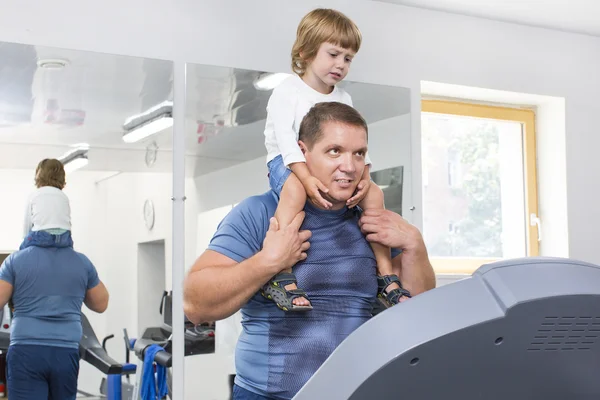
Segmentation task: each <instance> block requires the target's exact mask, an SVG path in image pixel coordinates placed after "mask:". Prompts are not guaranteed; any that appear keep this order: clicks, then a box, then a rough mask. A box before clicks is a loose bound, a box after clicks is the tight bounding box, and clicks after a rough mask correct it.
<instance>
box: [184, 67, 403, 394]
mask: <svg viewBox="0 0 600 400" xmlns="http://www.w3.org/2000/svg"><path fill="white" fill-rule="evenodd" d="M286 76H287V74H274V73H267V72H263V71H251V70H243V69H236V68H227V67H218V66H206V65H196V64H188V65H187V90H186V154H187V156H188V157H189V158H190V159H191V160H192V159H193V160H194V161H193V164H191V165H190V164H188V172H190V171H189V168H191V169H192V171H193V177H192V176H191V175H190V174H189V173H188V174H187V175H188V177H187V181H186V197H187V200H186V249H187V250H186V268H189V267H191V265H192V264H193V262H194V260H195V259H196V258H197V257H198V256H199V255H200V254H201V253H202V252H203V251H204V250H205V249H206V248H207V246H208V244H209V242H210V240H211V238H212V235H213V234H214V232H215V230H216V228H217V225H218V224H219V222H220V221H221V220H222V219H223V218H224V217H225V216H226V215H227V213H228V212H229V211H230V210H231V209H232V207H234V206H235V205H236V204H237V203H239V202H240V201H242V200H243V199H245V198H246V197H248V196H252V195H256V194H261V193H264V192H266V191H267V190H269V183H268V178H267V167H266V150H265V146H264V128H265V119H266V106H267V102H268V99H269V96H270V95H271V92H272V90H273V89H274V88H275V87H276V85H277V84H278V83H280V82H281V81H282V79H285V77H286ZM343 86H344V89H345V90H346V91H347V92H348V93H349V94H350V95H351V96H352V100H353V104H354V107H355V108H356V109H357V110H359V111H360V112H361V114H362V115H363V117H364V118H365V119H366V120H367V122H368V124H369V144H368V146H369V154H370V157H371V159H372V161H373V173H372V178H373V180H374V181H375V182H376V183H377V184H378V185H380V187H382V189H383V191H384V193H385V202H386V207H387V208H389V209H392V210H394V211H396V212H398V213H402V212H403V211H405V210H407V209H408V208H409V207H410V199H411V193H410V186H411V183H410V177H411V167H410V166H411V151H410V149H411V146H410V140H411V128H410V125H411V119H410V118H411V114H410V91H409V89H406V88H400V87H392V86H381V85H371V84H365V83H358V82H352V81H348V82H344V83H343ZM241 329H242V327H241V317H240V315H239V313H237V314H234V315H233V316H231V317H230V318H228V319H226V320H222V321H217V322H216V324H215V352H214V354H210V355H204V356H198V357H186V360H185V362H186V364H185V365H186V367H185V371H186V373H185V375H186V376H185V394H186V396H185V398H186V399H192V398H199V397H202V398H204V397H206V398H214V399H226V398H228V395H229V377H230V375H232V374H234V373H235V366H234V351H235V345H236V341H237V337H238V335H239V332H240V330H241Z"/></svg>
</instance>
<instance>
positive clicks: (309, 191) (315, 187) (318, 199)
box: [302, 176, 332, 209]
mask: <svg viewBox="0 0 600 400" xmlns="http://www.w3.org/2000/svg"><path fill="white" fill-rule="evenodd" d="M302 185H303V186H304V189H305V190H306V195H307V196H308V198H309V199H310V201H311V202H313V204H315V205H317V206H321V207H324V208H325V209H329V208H330V207H331V206H332V204H331V203H330V202H328V201H327V200H325V199H324V198H323V196H322V195H321V193H320V192H319V191H321V192H323V193H327V192H329V189H327V187H326V186H325V185H323V183H322V182H321V181H320V180H319V179H317V178H315V177H314V176H309V177H307V178H305V179H304V181H302Z"/></svg>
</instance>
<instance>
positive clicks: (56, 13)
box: [0, 0, 600, 385]
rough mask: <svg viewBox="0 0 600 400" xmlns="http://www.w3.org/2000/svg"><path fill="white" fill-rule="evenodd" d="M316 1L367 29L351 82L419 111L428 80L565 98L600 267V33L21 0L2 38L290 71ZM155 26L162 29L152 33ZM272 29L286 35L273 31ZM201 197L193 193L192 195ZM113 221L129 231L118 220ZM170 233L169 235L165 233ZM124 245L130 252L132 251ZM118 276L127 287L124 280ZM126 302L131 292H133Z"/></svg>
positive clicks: (354, 5) (200, 4)
mask: <svg viewBox="0 0 600 400" xmlns="http://www.w3.org/2000/svg"><path fill="white" fill-rule="evenodd" d="M316 6H332V7H336V8H338V9H340V10H342V11H343V12H345V13H347V14H348V15H349V16H350V17H352V18H353V19H354V20H355V21H356V22H357V23H358V25H359V27H360V28H361V30H362V32H363V35H364V45H363V48H362V49H361V51H360V53H359V55H358V57H357V58H356V59H355V61H354V63H353V68H352V72H351V73H350V76H349V79H352V80H356V81H362V82H367V83H378V84H387V85H397V86H404V87H408V88H410V89H411V96H412V110H413V112H414V113H418V111H419V110H420V82H421V81H423V80H427V81H435V82H445V83H454V84H461V85H467V86H475V87H482V88H492V89H498V90H507V91H516V92H525V93H533V94H542V95H548V96H556V97H563V98H565V104H566V114H565V124H566V140H565V148H566V164H567V170H566V178H567V189H568V191H567V202H566V204H568V207H569V211H568V233H569V246H570V252H569V253H570V256H571V257H573V258H578V259H583V260H586V261H591V262H595V263H600V253H598V252H596V251H595V247H596V243H595V241H596V236H597V233H598V229H597V226H600V208H598V207H597V206H596V205H597V204H598V203H599V202H600V190H598V189H597V185H596V182H598V181H599V180H600V179H599V178H600V158H599V157H597V151H598V150H597V149H598V148H600V146H599V145H600V135H597V134H596V133H597V129H598V128H597V121H596V119H597V115H598V114H600V103H599V102H597V101H596V99H597V93H598V92H600V74H598V71H599V70H600V38H593V37H587V36H582V35H575V34H568V33H562V32H555V31H550V30H545V29H539V28H529V27H524V26H519V25H514V24H508V23H497V22H492V21H489V20H484V19H477V18H471V17H462V16H457V15H451V14H445V13H441V12H434V11H426V10H418V9H413V8H408V7H402V6H397V5H392V4H386V3H379V2H372V1H361V0H352V1H350V0H348V1H346V0H322V1H319V2H316V1H304V2H299V1H295V2H294V1H281V0H255V1H252V2H249V1H235V0H222V1H219V2H214V1H208V0H204V1H200V0H196V1H192V0H174V1H167V0H160V1H156V2H153V3H149V2H146V1H142V0H130V1H128V2H122V1H116V0H106V1H105V2H102V3H89V2H79V1H75V0H60V1H58V2H54V3H52V4H49V5H48V6H46V7H44V6H41V5H40V4H39V3H38V2H35V1H33V0H23V1H20V2H11V4H10V6H7V7H3V11H2V13H0V40H4V41H15V42H21V43H29V44H35V45H47V46H57V47H66V48H72V49H79V50H93V51H100V52H107V53H116V54H123V55H134V56H142V57H155V58H161V59H169V60H178V61H189V62H196V63H204V64H212V65H225V66H233V67H239V68H249V69H258V70H267V71H288V69H289V66H288V64H289V61H288V57H289V49H290V46H291V43H292V42H293V38H294V34H295V29H296V26H297V23H298V21H299V20H300V18H301V17H302V15H304V14H305V13H306V12H307V11H308V10H310V9H312V8H314V7H316ZM31 10H36V12H35V13H32V12H31ZM65 10H69V12H68V13H67V12H65ZM140 10H143V18H140ZM273 15H277V18H273V17H272V16H273ZM149 26H152V27H153V28H152V29H148V27H149ZM57 27H60V29H57ZM274 29H276V30H277V32H278V34H277V35H273V30H274ZM411 127H412V135H413V137H412V141H411V147H412V150H413V153H412V172H413V181H412V187H413V191H412V201H413V204H414V205H415V206H417V209H416V210H415V211H414V213H413V214H412V215H407V217H408V218H409V219H410V220H411V221H412V222H414V223H416V224H417V225H421V223H420V221H421V218H422V216H421V209H420V207H418V206H419V205H420V204H421V179H420V171H421V168H420V157H419V151H420V138H419V131H420V119H419V118H412V119H411ZM262 163H263V160H262V159H260V160H255V161H251V162H249V163H247V164H245V165H244V166H240V167H239V169H238V170H242V169H243V168H245V167H249V168H250V167H251V168H255V170H256V171H264V172H265V175H266V168H264V169H263V167H264V164H262ZM221 173H222V174H223V176H226V174H227V172H221ZM217 174H218V173H217ZM215 176H216V175H215ZM126 183H127V182H126V181H124V182H122V183H119V184H114V185H116V186H119V187H121V188H122V190H126V189H128V187H129V185H127V184H126ZM196 183H197V185H198V190H197V193H198V196H199V197H200V200H199V203H198V207H199V208H203V209H210V208H214V207H217V206H218V205H219V204H226V203H223V202H222V201H227V202H228V203H229V204H232V203H234V202H237V201H239V200H241V198H240V194H238V195H234V194H233V192H232V189H233V188H231V187H226V188H224V189H222V190H219V195H220V197H219V199H221V200H219V201H217V199H216V198H215V197H216V196H214V194H215V188H214V187H209V186H208V185H206V183H207V181H206V180H203V179H199V180H198V181H197V182H196ZM240 185H243V188H241V189H240V192H239V193H241V194H243V193H256V192H258V191H260V190H262V189H264V190H266V189H267V182H266V176H261V175H260V174H255V176H254V175H253V179H252V180H244V181H242V182H241V183H240ZM261 188H262V189H261ZM167 191H170V185H169V190H167ZM192 195H193V194H192V193H191V192H188V203H189V196H192ZM167 202H168V200H167ZM214 203H219V204H214ZM110 204H111V205H114V206H118V205H119V202H117V201H116V200H113V201H111V203H110ZM189 207H192V208H193V205H192V206H186V211H187V210H188V208H189ZM140 209H141V204H139V203H136V204H132V205H131V210H132V212H134V213H141V210H140ZM138 215H139V214H138ZM159 218H160V217H159ZM194 220H195V215H193V216H192V217H191V218H190V216H189V215H188V217H186V222H188V223H191V224H193V221H194ZM113 226H114V228H115V229H121V228H124V229H128V230H129V229H130V227H123V226H120V225H119V224H118V223H116V222H115V223H114V224H113ZM155 229H156V228H155ZM187 229H191V230H193V229H195V228H193V227H192V228H187ZM133 231H135V232H132V234H135V233H136V232H137V235H136V236H137V237H138V238H142V237H145V236H159V235H157V234H154V235H149V234H145V233H144V232H143V228H139V229H133ZM165 232H166V230H165ZM186 233H187V234H193V232H189V231H188V232H186ZM169 237H170V235H167V236H166V238H167V240H168V238H169ZM117 245H119V244H118V243H117ZM186 248H189V247H186ZM167 251H170V242H167ZM121 252H124V253H126V254H127V255H125V256H122V255H121V254H120V253H121ZM114 254H115V255H114V256H113V257H112V258H111V261H113V262H114V264H115V265H114V266H112V267H113V268H115V269H116V268H119V265H120V264H124V265H135V262H134V261H135V260H133V258H132V256H131V255H128V254H129V253H128V252H127V251H126V249H123V248H120V249H119V252H115V253H114ZM117 254H119V256H117ZM190 258H191V256H190V254H189V250H188V252H186V265H190V264H189V262H187V261H188V260H189V259H190ZM167 260H170V254H168V255H167ZM167 268H170V266H168V267H167ZM111 283H112V282H111ZM114 284H115V285H117V286H119V285H122V286H123V288H127V287H128V286H127V284H126V283H123V282H121V283H120V282H114ZM121 300H126V299H125V296H124V297H122V298H121ZM127 309H128V310H129V311H127V312H129V313H131V312H132V311H133V310H134V309H135V306H134V305H129V307H128V308H127ZM111 321H112V322H115V323H116V324H117V326H119V329H120V325H119V324H123V323H127V321H126V317H124V316H120V317H117V316H115V317H114V318H112V319H111ZM198 381H202V382H204V384H205V385H210V384H211V381H210V379H208V378H207V377H204V376H200V377H198Z"/></svg>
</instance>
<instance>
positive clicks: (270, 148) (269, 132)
mask: <svg viewBox="0 0 600 400" xmlns="http://www.w3.org/2000/svg"><path fill="white" fill-rule="evenodd" d="M328 101H337V102H340V103H344V104H347V105H349V106H352V98H351V97H350V95H349V94H348V93H347V92H346V91H345V90H343V89H341V88H338V87H337V86H335V87H334V89H333V91H332V92H331V93H329V94H323V93H320V92H318V91H316V90H314V89H313V88H311V87H310V86H308V85H307V84H306V83H305V82H304V81H303V80H302V78H300V77H299V76H298V75H293V76H291V77H289V78H287V79H286V80H284V81H283V82H282V83H281V84H280V85H279V86H277V87H276V88H275V89H274V90H273V93H272V94H271V97H270V98H269V103H268V104H267V122H266V125H265V147H266V148H267V163H268V162H269V161H271V160H272V159H274V158H275V157H277V156H278V155H280V154H281V157H282V158H283V164H284V165H285V166H286V167H287V166H289V165H290V164H292V163H295V162H306V159H305V158H304V155H303V154H302V151H301V150H300V146H298V134H299V132H300V123H301V122H302V119H303V118H304V116H305V115H306V114H307V113H308V111H309V110H310V109H311V108H312V107H313V106H314V105H315V104H317V103H324V102H328ZM365 161H366V164H367V165H369V164H371V161H370V160H369V158H368V155H367V157H366V160H365Z"/></svg>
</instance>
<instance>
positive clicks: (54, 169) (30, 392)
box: [0, 159, 108, 400]
mask: <svg viewBox="0 0 600 400" xmlns="http://www.w3.org/2000/svg"><path fill="white" fill-rule="evenodd" d="M35 181H36V186H37V187H38V190H37V191H36V193H34V195H33V196H32V197H31V200H30V206H28V210H31V214H30V215H31V221H32V226H31V232H29V233H28V234H27V236H26V237H25V239H24V240H23V243H22V244H21V247H20V249H19V251H17V252H15V253H12V254H11V255H10V256H8V258H6V260H4V262H3V263H2V266H1V267H0V307H3V306H4V305H5V304H6V303H7V302H8V300H9V299H10V298H11V296H12V302H13V304H14V317H13V321H12V328H11V336H10V346H9V348H8V354H7V359H6V361H7V375H8V390H9V391H10V398H11V400H20V399H46V398H52V399H61V400H62V399H65V400H71V399H75V397H76V394H77V377H78V375H79V350H78V349H79V340H80V339H81V334H82V329H81V306H82V303H85V304H86V306H87V307H88V308H90V309H91V310H93V311H96V312H99V313H101V312H104V311H105V310H106V307H107V306H108V292H107V290H106V288H105V287H104V284H103V283H102V282H101V281H100V279H99V278H98V273H97V272H96V268H95V267H94V265H93V264H92V263H91V262H90V260H89V259H88V258H87V257H86V256H85V255H83V254H81V253H78V252H76V251H75V250H74V249H73V240H72V239H71V231H70V209H69V207H68V199H67V197H66V196H64V195H61V194H62V190H61V189H62V188H63V187H64V186H65V171H64V168H63V165H62V163H61V162H60V161H58V160H48V159H47V160H43V161H42V162H40V164H39V165H38V168H37V170H36V176H35ZM59 192H60V193H59ZM67 223H68V224H67Z"/></svg>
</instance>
